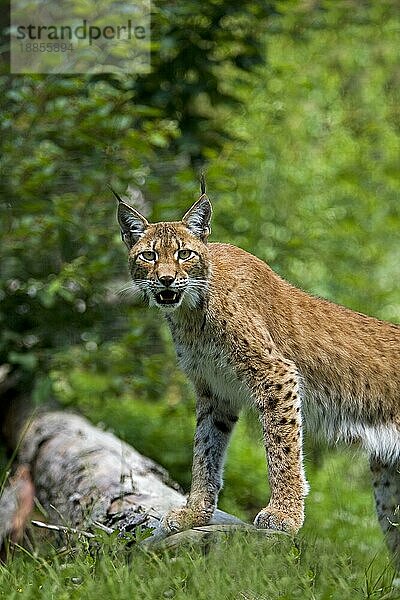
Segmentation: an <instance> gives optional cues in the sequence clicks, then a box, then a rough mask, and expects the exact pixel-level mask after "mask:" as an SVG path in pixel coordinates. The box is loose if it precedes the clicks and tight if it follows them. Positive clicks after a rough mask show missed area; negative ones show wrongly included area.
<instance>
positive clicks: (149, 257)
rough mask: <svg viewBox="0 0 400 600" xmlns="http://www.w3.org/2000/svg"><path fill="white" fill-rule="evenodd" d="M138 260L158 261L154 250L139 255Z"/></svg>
mask: <svg viewBox="0 0 400 600" xmlns="http://www.w3.org/2000/svg"><path fill="white" fill-rule="evenodd" d="M138 258H141V259H142V260H145V261H146V262H153V261H155V260H156V258H157V254H156V253H155V252H153V251H152V250H144V252H141V253H140V254H139V256H138Z"/></svg>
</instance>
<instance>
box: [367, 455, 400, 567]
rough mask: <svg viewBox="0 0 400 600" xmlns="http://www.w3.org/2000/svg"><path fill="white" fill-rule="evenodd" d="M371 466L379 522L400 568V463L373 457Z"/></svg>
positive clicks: (395, 561)
mask: <svg viewBox="0 0 400 600" xmlns="http://www.w3.org/2000/svg"><path fill="white" fill-rule="evenodd" d="M370 466H371V472H372V481H373V486H374V495H375V504H376V512H377V514H378V519H379V523H380V525H381V527H382V530H383V533H384V534H385V537H386V543H387V545H388V548H389V550H390V552H391V553H392V555H393V559H394V563H395V565H396V567H397V569H399V570H400V506H399V505H400V463H398V464H397V465H395V466H393V465H388V464H386V463H384V462H381V461H379V460H377V459H371V462H370Z"/></svg>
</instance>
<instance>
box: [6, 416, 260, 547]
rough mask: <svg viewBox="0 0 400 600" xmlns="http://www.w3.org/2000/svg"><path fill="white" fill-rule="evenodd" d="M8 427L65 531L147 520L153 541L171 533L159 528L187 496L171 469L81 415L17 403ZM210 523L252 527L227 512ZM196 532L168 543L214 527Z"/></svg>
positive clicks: (52, 519) (42, 498)
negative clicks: (30, 410)
mask: <svg viewBox="0 0 400 600" xmlns="http://www.w3.org/2000/svg"><path fill="white" fill-rule="evenodd" d="M3 429H5V431H6V436H7V438H8V440H9V443H12V444H13V445H16V444H17V443H18V445H19V448H18V462H19V463H21V464H24V465H26V466H28V467H29V472H30V477H31V479H32V482H33V485H34V488H35V491H36V496H37V498H38V501H39V503H40V505H41V506H42V507H43V508H44V510H45V512H46V515H47V519H46V520H47V521H48V523H50V524H56V525H57V524H58V525H59V527H58V531H62V530H63V527H64V529H67V528H70V527H72V528H75V529H79V530H81V531H82V530H83V531H87V532H89V533H90V531H91V530H92V529H93V528H96V527H102V528H103V529H104V530H106V531H107V530H109V531H110V532H112V531H114V530H116V529H117V530H119V531H121V532H125V531H131V530H134V529H135V528H136V527H137V526H138V525H140V526H141V527H142V528H143V527H144V528H151V529H152V531H153V534H152V538H151V540H149V541H148V542H147V544H148V545H150V544H154V543H155V542H157V543H158V542H159V541H160V540H161V539H162V538H164V537H165V533H164V532H163V531H162V530H161V529H160V527H159V522H160V518H161V516H162V515H163V513H164V512H165V511H167V510H168V509H170V508H171V507H176V506H180V505H182V504H184V502H185V497H184V495H183V493H182V492H181V490H180V489H179V486H178V485H177V484H176V483H175V482H173V481H172V480H171V478H170V477H169V475H168V473H167V471H166V470H165V469H163V468H162V467H161V466H160V465H158V464H157V463H155V462H154V461H153V460H151V459H149V458H147V457H145V456H142V455H141V454H139V452H137V451H136V450H135V449H134V448H132V447H131V446H129V445H128V444H126V443H125V442H123V441H121V440H120V439H118V438H117V437H116V436H115V435H114V434H112V433H110V432H107V431H104V430H102V429H100V428H97V427H94V426H93V425H92V424H91V423H89V422H88V421H87V420H86V419H85V418H83V417H82V416H79V415H76V414H72V413H67V412H63V411H58V410H57V411H48V412H43V413H41V414H37V415H34V416H31V417H29V418H27V416H26V414H25V416H23V415H22V413H21V411H17V412H15V409H14V418H10V416H8V419H7V422H6V424H5V428H4V427H3ZM19 436H22V437H21V439H19V441H18V442H17V440H18V437H19ZM0 505H1V501H0ZM3 512H4V511H3ZM24 514H25V513H24ZM211 525H219V526H224V529H223V531H224V532H226V531H227V530H229V528H230V526H232V525H235V526H236V527H237V526H243V527H247V528H248V527H252V526H248V525H247V526H245V524H244V523H243V522H242V521H240V520H239V519H237V518H236V517H234V516H232V515H229V514H228V513H225V512H223V511H220V510H216V511H215V514H214V517H213V519H212V521H211ZM39 526H43V524H41V525H39ZM60 526H61V527H60ZM53 529H54V528H53ZM55 529H57V528H55ZM216 530H217V531H222V530H221V529H219V530H218V528H216ZM253 530H254V531H255V529H254V528H253ZM193 531H194V530H190V532H187V533H184V534H182V533H180V534H176V535H177V536H178V537H177V539H176V542H172V541H171V543H169V544H168V545H169V546H174V545H176V544H178V542H179V543H180V542H181V541H188V540H189V541H196V542H197V541H198V540H201V539H202V538H204V539H205V538H207V540H208V539H209V537H210V532H212V531H213V528H212V527H211V529H204V528H198V529H196V532H195V533H193ZM172 537H175V536H172Z"/></svg>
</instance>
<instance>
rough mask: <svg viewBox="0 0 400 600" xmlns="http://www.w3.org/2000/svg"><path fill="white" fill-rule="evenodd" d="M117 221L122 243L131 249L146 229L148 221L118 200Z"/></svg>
mask: <svg viewBox="0 0 400 600" xmlns="http://www.w3.org/2000/svg"><path fill="white" fill-rule="evenodd" d="M117 219H118V223H119V225H120V227H121V237H122V241H123V242H124V243H125V244H126V246H127V247H128V249H130V248H132V246H134V245H135V244H136V242H138V241H139V239H140V238H141V237H142V235H143V234H144V232H145V231H146V229H147V227H148V226H149V223H148V221H147V220H146V219H145V218H144V217H143V215H141V214H140V213H139V212H138V211H137V210H135V209H134V208H132V207H131V206H129V204H125V202H123V201H122V200H120V199H119V204H118V210H117Z"/></svg>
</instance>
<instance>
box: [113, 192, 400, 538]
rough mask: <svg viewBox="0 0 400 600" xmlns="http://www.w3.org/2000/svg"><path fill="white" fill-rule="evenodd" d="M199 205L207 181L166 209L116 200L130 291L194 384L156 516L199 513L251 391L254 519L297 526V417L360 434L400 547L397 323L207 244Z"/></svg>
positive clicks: (204, 517) (300, 485) (205, 512)
mask: <svg viewBox="0 0 400 600" xmlns="http://www.w3.org/2000/svg"><path fill="white" fill-rule="evenodd" d="M210 218H211V205H210V203H209V200H208V198H207V197H206V196H205V195H204V194H203V195H202V196H201V198H200V200H199V201H198V202H197V203H196V204H195V205H194V206H193V207H192V208H191V209H190V210H189V211H188V212H187V213H186V214H185V216H184V218H183V220H182V221H177V222H168V223H156V224H149V223H147V221H146V220H145V219H144V217H142V216H141V215H139V214H138V213H137V211H135V210H134V209H131V208H130V207H129V206H127V205H125V204H124V203H123V202H120V206H119V223H120V225H121V231H122V236H123V239H124V241H125V242H127V241H128V244H127V245H128V246H129V265H130V271H131V275H132V286H133V290H134V291H135V293H138V294H139V295H140V296H142V297H143V298H144V299H145V300H146V301H147V302H148V303H149V304H150V305H155V306H158V307H159V308H160V309H161V311H162V312H163V313H164V314H165V316H166V318H167V321H168V323H169V326H170V329H171V332H172V336H173V339H174V343H175V346H176V351H177V356H178V360H179V362H180V364H181V366H182V368H183V369H184V371H185V372H186V373H187V375H188V376H189V377H190V379H191V380H192V382H193V384H194V387H195V389H196V393H197V427H196V434H195V443H194V455H193V472H192V486H191V491H190V494H189V498H188V501H187V505H186V506H185V507H182V508H180V509H176V510H174V511H172V512H171V513H169V514H167V515H166V516H165V517H164V520H163V523H164V526H165V527H166V528H167V529H168V530H177V529H182V528H185V527H190V526H193V525H201V524H205V523H207V522H208V521H209V519H210V517H211V516H212V514H213V512H214V510H215V507H216V504H217V498H218V493H219V491H220V489H221V486H222V469H223V462H224V456H225V452H226V448H227V444H228V441H229V437H230V434H231V432H232V430H233V428H234V425H235V423H236V421H237V419H238V416H239V413H240V410H241V408H242V406H243V405H244V404H249V403H250V404H252V405H253V406H255V407H257V409H258V411H259V414H260V420H261V424H262V429H263V436H264V442H265V447H266V453H267V462H268V472H269V482H270V488H271V497H270V500H269V503H268V505H267V507H266V508H263V509H262V510H261V511H260V512H259V514H258V515H257V517H256V519H255V524H256V525H257V526H258V527H272V528H275V529H280V530H285V531H290V532H296V531H298V529H299V528H300V527H301V525H302V523H303V519H304V497H305V496H306V494H307V491H308V485H307V482H306V477H305V474H304V469H303V456H302V428H303V426H302V419H304V420H305V425H306V426H307V427H308V428H309V429H310V430H311V431H312V432H314V433H317V434H320V433H324V434H325V436H326V437H327V438H328V439H329V440H331V441H333V442H335V441H337V440H344V441H347V442H355V441H357V442H360V443H361V445H363V446H364V447H365V449H366V450H367V452H368V453H369V455H370V457H371V458H370V460H371V468H372V472H373V476H374V486H375V494H376V498H377V510H378V516H379V520H380V522H381V524H382V525H383V528H384V530H385V531H386V532H389V534H390V536H389V537H390V540H391V546H392V548H394V547H395V546H399V535H398V530H397V529H395V527H394V525H393V523H395V522H396V519H397V510H398V503H399V502H400V478H399V474H398V468H399V466H400V411H399V404H400V392H399V390H400V369H399V366H400V365H399V363H400V361H399V358H400V351H399V348H400V327H399V326H397V325H392V324H390V323H386V322H383V321H379V320H377V319H375V318H372V317H367V316H366V315H363V314H360V313H356V312H353V311H351V310H349V309H347V308H344V307H342V306H338V305H335V304H333V303H331V302H328V301H326V300H323V299H320V298H315V297H313V296H310V295H309V294H306V293H305V292H303V291H301V290H298V289H296V288H294V287H293V286H291V285H290V284H289V283H287V282H286V281H284V280H283V279H281V278H280V277H279V276H278V275H277V274H276V273H274V272H273V271H272V270H271V269H270V267H268V265H266V264H265V263H263V262H262V261H261V260H259V259H258V258H256V257H254V256H252V255H251V254H248V253H247V252H245V251H243V250H241V249H239V248H237V247H235V246H230V245H228V244H219V243H212V244H208V243H207V235H208V233H209V231H210ZM189 251H190V252H189ZM146 257H147V259H148V258H149V257H153V260H150V261H149V260H147V259H146ZM182 257H183V258H182ZM393 540H394V541H393Z"/></svg>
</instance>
